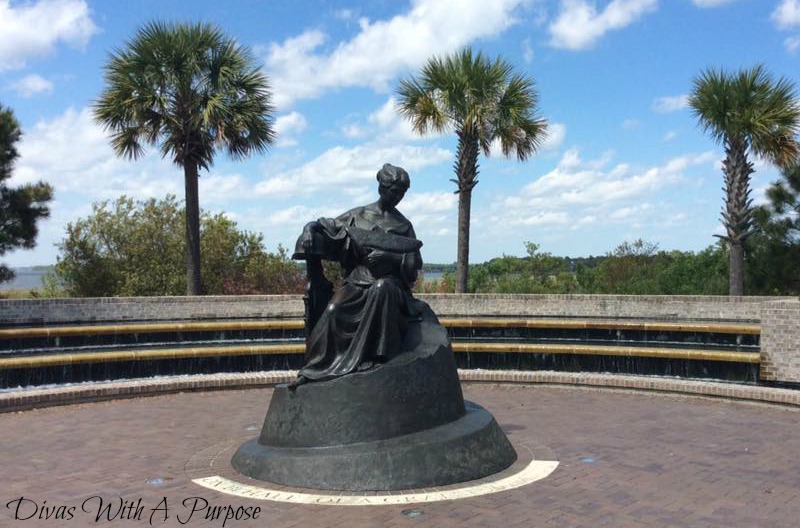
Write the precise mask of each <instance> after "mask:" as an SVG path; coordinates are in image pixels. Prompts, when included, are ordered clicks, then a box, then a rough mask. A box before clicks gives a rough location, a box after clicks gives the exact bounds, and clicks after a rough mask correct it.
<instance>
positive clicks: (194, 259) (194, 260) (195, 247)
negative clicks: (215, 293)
mask: <svg viewBox="0 0 800 528" xmlns="http://www.w3.org/2000/svg"><path fill="white" fill-rule="evenodd" d="M183 176H184V180H185V184H186V295H202V294H203V283H202V280H201V275H200V197H199V193H198V191H197V179H198V171H197V164H196V163H195V162H193V161H187V162H185V164H184V166H183Z"/></svg>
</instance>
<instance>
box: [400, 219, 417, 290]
mask: <svg viewBox="0 0 800 528" xmlns="http://www.w3.org/2000/svg"><path fill="white" fill-rule="evenodd" d="M408 236H409V237H410V238H413V239H415V240H416V239H417V234H416V233H415V232H414V226H410V227H409V229H408ZM402 268H403V273H405V276H406V280H407V282H408V284H409V285H410V286H414V283H415V282H417V277H418V276H419V270H421V269H422V254H421V253H420V252H419V250H416V251H414V252H413V253H405V254H404V255H403V262H402Z"/></svg>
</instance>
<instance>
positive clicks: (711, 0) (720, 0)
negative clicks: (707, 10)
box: [692, 0, 737, 7]
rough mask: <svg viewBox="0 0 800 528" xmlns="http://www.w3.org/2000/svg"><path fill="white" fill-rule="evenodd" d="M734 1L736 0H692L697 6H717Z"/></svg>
mask: <svg viewBox="0 0 800 528" xmlns="http://www.w3.org/2000/svg"><path fill="white" fill-rule="evenodd" d="M736 1H737V0H692V2H693V3H694V5H696V6H697V7H719V6H721V5H725V4H731V3H733V2H736Z"/></svg>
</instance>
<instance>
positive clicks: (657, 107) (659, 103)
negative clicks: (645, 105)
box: [652, 94, 689, 114]
mask: <svg viewBox="0 0 800 528" xmlns="http://www.w3.org/2000/svg"><path fill="white" fill-rule="evenodd" d="M688 107H689V96H688V95H685V94H683V95H670V96H666V97H659V98H657V99H656V100H655V101H653V106H652V108H653V111H654V112H658V113H660V114H666V113H669V112H677V111H678V110H683V109H684V108H688Z"/></svg>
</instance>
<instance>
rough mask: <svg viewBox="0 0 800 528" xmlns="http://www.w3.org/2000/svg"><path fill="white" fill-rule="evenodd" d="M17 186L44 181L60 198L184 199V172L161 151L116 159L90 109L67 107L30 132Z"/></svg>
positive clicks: (17, 172)
mask: <svg viewBox="0 0 800 528" xmlns="http://www.w3.org/2000/svg"><path fill="white" fill-rule="evenodd" d="M19 151H20V159H19V162H18V164H17V168H16V170H15V171H14V176H13V178H12V180H13V182H14V183H15V184H19V183H28V182H33V181H37V180H40V179H41V180H44V181H46V182H48V183H50V184H51V185H53V186H54V188H55V192H56V196H57V197H58V196H63V195H64V194H72V195H73V196H80V197H81V198H82V199H83V200H87V201H91V200H105V199H115V198H117V197H118V196H119V195H121V194H127V195H129V196H132V197H136V198H149V197H163V196H164V195H165V194H167V193H171V194H175V195H176V196H182V195H183V177H182V176H183V174H182V172H181V170H180V169H179V168H178V167H176V166H175V165H174V164H172V163H171V162H170V161H168V160H163V159H161V157H160V155H159V151H158V149H156V148H150V149H148V151H147V153H146V154H145V155H144V156H143V157H142V158H141V159H138V160H136V161H129V160H127V159H122V158H119V157H118V156H116V154H115V153H114V151H113V150H112V149H111V146H110V144H109V140H108V137H107V136H106V134H105V133H104V132H103V130H102V129H101V128H100V127H99V126H98V125H97V124H96V123H95V122H94V121H93V119H92V115H91V110H90V109H88V108H84V109H83V110H81V111H77V110H75V109H72V108H70V109H68V110H66V111H65V112H64V113H63V114H61V115H60V116H58V117H56V118H54V119H52V120H49V121H45V120H42V121H39V122H38V123H36V125H34V126H33V127H32V128H30V129H28V130H26V131H25V134H24V135H23V136H22V140H21V141H20V146H19Z"/></svg>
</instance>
